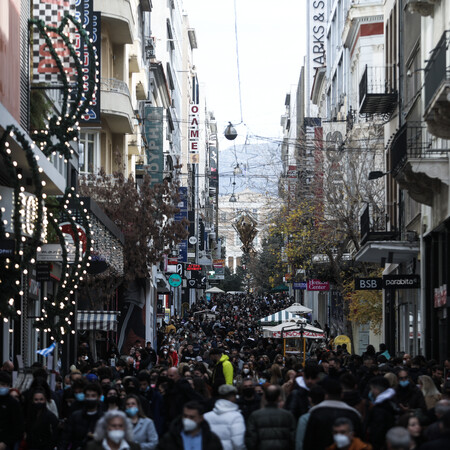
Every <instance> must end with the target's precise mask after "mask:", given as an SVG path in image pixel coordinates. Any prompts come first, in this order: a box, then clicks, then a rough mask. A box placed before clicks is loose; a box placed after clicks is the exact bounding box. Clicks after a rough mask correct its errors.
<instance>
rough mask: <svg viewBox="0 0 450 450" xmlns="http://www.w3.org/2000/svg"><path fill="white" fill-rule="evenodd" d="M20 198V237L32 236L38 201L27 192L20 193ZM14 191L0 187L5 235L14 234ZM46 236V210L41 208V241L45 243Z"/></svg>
mask: <svg viewBox="0 0 450 450" xmlns="http://www.w3.org/2000/svg"><path fill="white" fill-rule="evenodd" d="M19 197H20V224H21V234H22V236H26V237H31V236H33V233H34V230H35V228H36V222H37V213H38V200H37V198H36V196H35V195H33V194H30V193H28V192H21V193H20V194H19ZM14 204H15V201H14V189H12V188H9V187H6V186H0V207H1V211H2V220H3V225H4V227H5V232H6V233H11V234H14V224H13V213H14V210H13V207H14ZM46 236H47V209H46V208H45V207H43V208H42V232H41V241H45V240H46Z"/></svg>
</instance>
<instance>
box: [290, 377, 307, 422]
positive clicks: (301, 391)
mask: <svg viewBox="0 0 450 450" xmlns="http://www.w3.org/2000/svg"><path fill="white" fill-rule="evenodd" d="M308 391H309V389H308V387H307V386H306V384H305V380H304V379H303V377H297V378H296V379H295V385H294V389H293V390H292V392H291V393H290V394H289V395H288V397H287V399H286V402H285V404H284V409H287V410H288V411H290V412H291V413H292V414H293V415H294V417H295V418H296V419H297V420H298V419H299V418H300V416H301V415H303V414H305V413H306V412H307V411H308V409H309V401H308Z"/></svg>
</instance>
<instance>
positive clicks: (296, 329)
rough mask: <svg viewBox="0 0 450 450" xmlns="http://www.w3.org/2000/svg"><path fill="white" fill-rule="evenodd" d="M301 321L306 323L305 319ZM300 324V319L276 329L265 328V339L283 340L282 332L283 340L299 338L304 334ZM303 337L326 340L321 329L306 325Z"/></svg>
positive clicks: (280, 325)
mask: <svg viewBox="0 0 450 450" xmlns="http://www.w3.org/2000/svg"><path fill="white" fill-rule="evenodd" d="M300 321H302V322H303V323H305V322H304V321H305V319H300ZM298 322H299V319H294V320H290V321H288V322H282V323H280V324H279V325H276V326H274V327H263V333H264V337H273V338H281V332H283V338H286V339H288V338H299V337H301V336H302V333H301V331H300V326H299V325H298ZM303 337H304V338H305V339H325V333H324V331H323V330H321V329H320V328H316V327H313V326H312V325H309V324H306V325H305V326H304V327H303Z"/></svg>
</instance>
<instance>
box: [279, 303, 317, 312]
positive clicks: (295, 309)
mask: <svg viewBox="0 0 450 450" xmlns="http://www.w3.org/2000/svg"><path fill="white" fill-rule="evenodd" d="M283 311H287V312H290V313H293V314H309V313H311V312H312V309H310V308H307V307H306V306H303V305H302V304H301V303H292V305H291V306H289V307H288V308H286V309H283Z"/></svg>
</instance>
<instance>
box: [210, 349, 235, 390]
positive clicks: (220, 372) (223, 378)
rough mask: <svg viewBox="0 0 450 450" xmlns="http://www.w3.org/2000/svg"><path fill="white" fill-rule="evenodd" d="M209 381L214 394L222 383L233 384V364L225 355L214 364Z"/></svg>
mask: <svg viewBox="0 0 450 450" xmlns="http://www.w3.org/2000/svg"><path fill="white" fill-rule="evenodd" d="M211 383H212V387H213V391H214V394H216V395H217V390H218V389H219V386H222V384H233V364H231V362H230V358H228V356H227V355H222V356H221V358H220V360H219V362H218V363H217V364H216V365H215V366H214V369H213V373H212V376H211Z"/></svg>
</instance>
